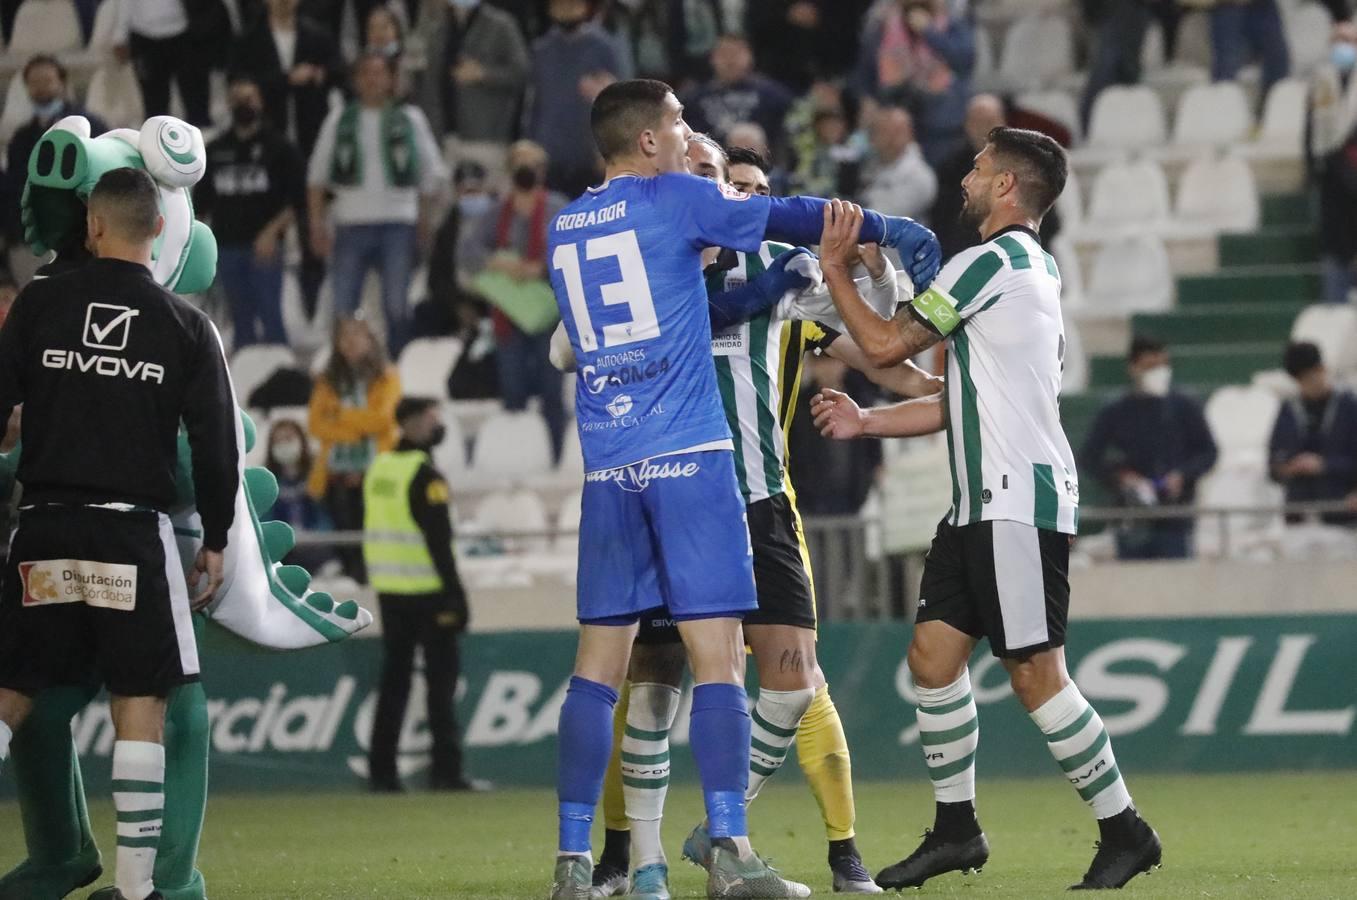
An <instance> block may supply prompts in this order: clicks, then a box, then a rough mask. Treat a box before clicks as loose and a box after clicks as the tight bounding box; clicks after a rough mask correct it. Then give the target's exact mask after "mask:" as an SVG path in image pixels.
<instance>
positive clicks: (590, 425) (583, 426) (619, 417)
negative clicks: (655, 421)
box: [580, 394, 666, 432]
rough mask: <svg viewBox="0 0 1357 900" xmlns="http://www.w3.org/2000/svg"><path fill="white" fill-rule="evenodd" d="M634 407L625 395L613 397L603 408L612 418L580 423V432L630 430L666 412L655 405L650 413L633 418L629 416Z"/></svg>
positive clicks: (632, 402) (661, 407)
mask: <svg viewBox="0 0 1357 900" xmlns="http://www.w3.org/2000/svg"><path fill="white" fill-rule="evenodd" d="M634 405H635V402H634V401H633V400H632V398H631V397H630V396H629V395H627V394H621V395H619V396H617V397H614V398H613V399H612V400H609V401H608V403H607V404H606V405H605V406H604V408H605V409H607V410H608V414H609V415H610V416H612V418H610V419H600V420H598V421H595V422H584V421H582V422H580V431H582V432H595V431H611V430H613V429H617V428H632V427H634V426H636V425H640V424H641V423H642V422H644V421H646V420H647V419H649V418H651V417H653V416H662V415H664V414H665V412H666V410H665V408H664V404H663V403H656V404H655V405H654V406H652V407H651V408H650V412H647V413H644V414H642V415H639V416H634V415H631V411H632V408H633V406H634ZM623 406H625V407H626V408H625V409H623Z"/></svg>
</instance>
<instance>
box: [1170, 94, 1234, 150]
mask: <svg viewBox="0 0 1357 900" xmlns="http://www.w3.org/2000/svg"><path fill="white" fill-rule="evenodd" d="M1252 130H1253V114H1252V113H1250V112H1249V101H1248V98H1247V97H1246V96H1245V95H1244V89H1243V88H1241V87H1240V86H1239V85H1238V84H1236V83H1235V82H1233V81H1218V82H1216V83H1215V84H1199V85H1196V86H1194V87H1191V88H1189V89H1188V91H1187V93H1185V94H1183V97H1182V99H1181V100H1180V101H1179V102H1178V114H1177V115H1176V116H1175V117H1174V122H1173V143H1174V144H1175V145H1177V146H1178V147H1202V146H1215V147H1223V146H1228V145H1232V144H1237V143H1239V142H1241V141H1244V140H1246V139H1247V138H1248V135H1249V132H1250V131H1252Z"/></svg>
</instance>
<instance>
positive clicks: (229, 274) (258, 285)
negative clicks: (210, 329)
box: [217, 244, 287, 349]
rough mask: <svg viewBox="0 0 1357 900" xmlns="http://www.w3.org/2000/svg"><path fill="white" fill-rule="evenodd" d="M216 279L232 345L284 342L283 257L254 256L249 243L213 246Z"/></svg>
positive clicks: (285, 336) (285, 335) (285, 338)
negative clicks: (228, 309)
mask: <svg viewBox="0 0 1357 900" xmlns="http://www.w3.org/2000/svg"><path fill="white" fill-rule="evenodd" d="M217 280H218V281H220V282H221V287H222V290H223V291H225V292H226V299H227V301H228V302H230V304H231V320H232V322H233V323H234V324H235V329H236V338H235V347H236V349H240V348H241V347H248V346H249V345H250V344H259V343H264V344H286V343H287V332H286V331H285V330H284V329H283V260H282V257H281V255H280V256H279V257H276V258H275V259H274V261H273V262H271V263H260V262H259V261H258V260H256V259H255V256H254V248H253V247H252V246H250V245H249V244H244V245H239V244H238V245H234V246H227V247H219V248H218V249H217Z"/></svg>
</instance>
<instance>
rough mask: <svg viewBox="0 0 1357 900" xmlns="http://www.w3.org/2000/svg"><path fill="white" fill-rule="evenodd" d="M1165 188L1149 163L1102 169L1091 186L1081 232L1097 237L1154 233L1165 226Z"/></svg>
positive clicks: (1160, 173)
mask: <svg viewBox="0 0 1357 900" xmlns="http://www.w3.org/2000/svg"><path fill="white" fill-rule="evenodd" d="M1169 210H1170V206H1169V185H1168V179H1167V178H1165V176H1164V170H1163V169H1162V168H1160V167H1159V164H1158V163H1156V162H1152V161H1150V160H1140V161H1138V162H1132V163H1122V162H1119V163H1112V164H1111V165H1108V166H1104V167H1103V169H1102V171H1100V172H1099V173H1098V177H1097V178H1096V179H1095V180H1094V182H1093V191H1092V194H1091V196H1090V198H1089V204H1088V216H1087V218H1086V219H1085V223H1086V225H1087V226H1088V227H1087V229H1085V231H1086V232H1088V233H1093V234H1096V235H1097V236H1100V237H1108V236H1114V235H1116V234H1118V233H1124V232H1127V231H1145V230H1155V229H1158V228H1160V227H1162V226H1163V225H1165V224H1166V223H1167V222H1168V218H1169Z"/></svg>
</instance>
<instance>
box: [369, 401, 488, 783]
mask: <svg viewBox="0 0 1357 900" xmlns="http://www.w3.org/2000/svg"><path fill="white" fill-rule="evenodd" d="M396 424H397V425H399V426H400V430H401V439H400V443H399V444H397V445H396V447H395V449H394V450H387V451H385V452H383V453H379V454H378V455H377V458H376V459H374V460H373V462H372V465H371V467H369V469H368V471H367V474H366V475H365V476H364V478H363V502H364V507H365V513H364V521H363V532H364V535H363V557H364V559H365V561H366V562H367V567H368V578H369V581H370V582H371V584H372V587H373V588H374V589H375V590H376V591H377V599H378V601H379V602H380V604H381V611H382V619H381V622H382V642H383V644H384V645H385V650H386V653H385V659H384V661H383V664H382V683H381V691H380V693H379V694H378V697H377V712H376V716H375V718H374V722H373V727H372V748H371V750H370V751H369V755H368V779H369V782H370V784H371V787H372V789H373V790H374V791H400V790H403V789H404V788H403V787H402V786H401V782H400V777H399V775H398V774H397V771H396V750H397V744H398V743H399V741H400V732H401V725H402V723H403V722H404V721H405V708H406V705H407V704H408V702H409V699H410V677H411V674H412V673H413V670H414V661H415V647H416V646H419V647H422V648H423V650H424V678H425V680H426V682H427V683H428V701H429V708H428V717H429V732H430V734H431V735H432V737H433V767H432V771H431V773H430V787H432V788H434V789H436V790H468V789H470V788H472V786H473V784H472V783H471V782H469V781H467V779H466V778H465V777H464V775H463V772H462V748H461V736H460V735H459V733H458V728H457V719H456V715H455V713H454V710H453V696H454V691H455V690H456V687H457V677H458V672H459V669H460V664H459V660H458V647H457V639H458V636H459V635H460V634H461V633H462V632H463V631H465V630H466V626H467V619H468V610H467V602H466V594H465V592H464V591H463V590H462V582H461V579H459V578H458V577H457V562H456V560H455V559H454V557H453V553H452V519H451V517H450V516H449V514H448V483H447V482H446V481H445V480H444V479H443V476H442V475H440V474H439V473H438V470H437V469H435V468H434V466H433V461H432V459H431V457H430V453H431V452H432V450H433V448H434V447H436V446H438V444H439V443H441V442H442V440H443V437H444V435H445V434H446V429H445V428H444V426H443V423H442V420H441V418H440V412H439V404H438V401H436V400H433V399H429V398H422V397H406V398H404V399H403V400H401V401H400V403H399V404H398V405H397V406H396Z"/></svg>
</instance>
